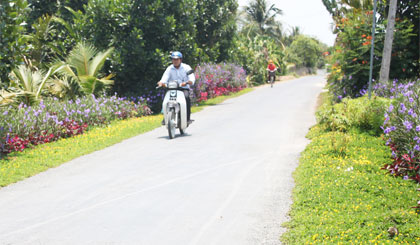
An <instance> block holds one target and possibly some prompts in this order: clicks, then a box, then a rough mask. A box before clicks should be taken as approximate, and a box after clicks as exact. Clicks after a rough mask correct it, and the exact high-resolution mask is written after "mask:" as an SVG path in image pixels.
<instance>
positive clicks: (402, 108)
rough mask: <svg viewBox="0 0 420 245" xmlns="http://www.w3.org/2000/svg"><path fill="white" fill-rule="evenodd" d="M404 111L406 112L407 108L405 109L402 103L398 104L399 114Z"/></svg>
mask: <svg viewBox="0 0 420 245" xmlns="http://www.w3.org/2000/svg"><path fill="white" fill-rule="evenodd" d="M405 110H407V108H406V107H405V105H404V103H401V104H400V112H405Z"/></svg>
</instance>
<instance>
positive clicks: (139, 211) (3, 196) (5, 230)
mask: <svg viewBox="0 0 420 245" xmlns="http://www.w3.org/2000/svg"><path fill="white" fill-rule="evenodd" d="M324 80H325V79H324V76H323V75H318V76H310V77H304V78H301V79H297V80H291V81H286V82H283V83H277V84H275V86H274V88H270V87H269V86H264V87H260V88H257V89H256V90H255V91H253V92H251V93H248V94H246V95H243V96H241V97H238V98H234V99H230V100H227V101H225V102H224V103H222V104H219V105H216V106H211V107H208V108H206V109H205V110H203V111H201V112H199V113H196V114H194V115H193V118H195V119H196V122H195V123H194V124H193V125H191V126H190V128H188V130H187V133H188V135H186V136H183V137H177V138H176V139H174V140H168V138H167V132H166V131H165V128H163V127H161V128H159V129H156V130H154V131H152V132H149V133H146V134H143V135H140V136H137V137H134V138H131V139H129V140H126V141H124V142H122V143H120V144H117V145H115V146H112V147H109V148H107V149H104V150H102V151H98V152H95V153H93V154H90V155H87V156H84V157H80V158H78V159H75V160H73V161H71V162H68V163H66V164H64V165H62V166H60V167H58V168H55V169H50V170H48V171H46V172H44V173H41V174H39V175H37V176H34V177H32V178H29V179H27V180H25V181H22V182H20V183H17V184H14V185H11V186H9V187H7V188H3V189H0V244H31V245H32V244H54V245H55V244H72V245H73V244H171V245H173V244H180V245H184V244H186V245H187V244H200V245H201V244H218V245H219V244H227V245H235V244H240V245H246V244H279V243H280V242H279V236H280V234H281V232H282V231H283V230H282V228H281V227H280V225H281V223H282V222H284V221H286V220H287V211H288V210H289V207H290V204H291V190H292V188H293V179H292V176H291V174H292V172H293V171H294V169H295V167H296V166H297V159H298V156H299V152H301V151H302V150H303V149H304V147H305V145H306V144H307V140H306V139H305V134H306V133H307V131H308V128H309V127H310V126H311V125H313V124H314V123H315V118H314V109H315V103H316V97H317V95H318V94H319V93H320V91H321V90H322V87H323V85H324Z"/></svg>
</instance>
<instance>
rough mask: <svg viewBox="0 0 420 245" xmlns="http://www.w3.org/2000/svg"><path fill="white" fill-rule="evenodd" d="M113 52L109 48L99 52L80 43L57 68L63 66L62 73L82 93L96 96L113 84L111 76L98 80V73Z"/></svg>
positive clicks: (88, 45) (90, 46)
mask: <svg viewBox="0 0 420 245" xmlns="http://www.w3.org/2000/svg"><path fill="white" fill-rule="evenodd" d="M113 50H114V49H113V48H109V49H108V50H106V51H105V52H99V51H98V50H97V49H96V48H95V47H93V46H92V45H90V44H87V43H84V42H80V43H78V44H77V45H76V47H75V48H74V49H73V50H72V51H71V52H70V54H69V56H68V57H67V59H66V60H65V61H64V62H61V63H59V64H58V66H63V69H62V72H63V73H64V74H65V75H67V76H70V77H72V78H73V79H75V80H76V81H77V82H78V83H79V85H80V88H81V90H82V92H83V93H85V94H95V95H98V94H100V93H101V92H103V91H104V90H105V89H106V88H109V87H110V86H111V85H113V84H114V81H113V80H111V78H112V77H113V74H110V75H108V76H105V77H102V78H98V76H99V71H100V70H101V68H102V67H103V65H104V63H105V61H106V59H107V58H108V57H109V55H110V54H111V52H112V51H113Z"/></svg>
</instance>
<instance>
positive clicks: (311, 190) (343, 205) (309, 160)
mask: <svg viewBox="0 0 420 245" xmlns="http://www.w3.org/2000/svg"><path fill="white" fill-rule="evenodd" d="M372 2H373V1H346V0H341V1H338V0H337V1H336V0H323V3H324V5H325V6H326V8H327V9H328V10H329V11H330V13H331V14H332V16H333V18H334V21H335V32H336V33H337V39H336V44H335V46H334V48H332V49H331V51H332V53H331V55H330V56H329V60H328V62H329V63H330V64H331V66H330V67H329V69H330V71H331V73H330V74H329V77H328V85H327V88H328V90H329V92H328V94H327V95H325V97H326V99H325V100H324V103H323V105H322V106H321V107H320V108H319V110H318V112H317V125H315V126H314V127H313V128H312V129H311V130H310V132H309V134H308V137H309V138H310V139H311V143H310V144H309V145H308V146H307V148H306V149H305V151H304V152H303V153H302V156H301V159H300V165H299V167H298V168H297V170H296V172H295V174H294V177H295V180H296V187H295V189H294V192H293V200H294V203H293V205H292V210H291V212H290V215H291V220H290V221H289V222H287V223H285V224H284V225H285V226H286V227H288V228H289V229H288V231H287V232H286V233H285V234H284V235H283V236H282V240H283V241H284V242H285V243H287V244H317V243H333V244H341V243H342V244H347V243H372V244H391V243H392V244H394V243H413V244H417V243H419V241H420V230H419V229H418V222H419V213H420V202H419V201H418V200H419V194H418V192H417V191H418V190H420V189H419V184H420V97H419V96H420V83H419V80H418V79H419V74H420V73H419V66H420V60H419V53H420V52H419V50H420V46H419V45H418V44H419V38H420V37H419V32H418V31H419V26H418V24H419V23H418V19H419V16H420V9H419V3H418V1H403V0H399V1H397V2H398V5H397V6H398V10H397V18H396V19H395V21H396V24H395V26H396V28H395V39H394V43H393V45H392V47H393V48H392V60H391V72H390V78H391V81H379V80H378V78H379V70H380V68H381V65H382V64H381V63H380V60H381V59H382V58H383V56H382V55H383V53H382V50H383V47H384V39H385V29H386V27H387V17H388V7H389V1H378V7H379V8H378V10H379V11H378V16H379V18H378V19H377V25H378V28H377V30H376V33H375V36H376V39H375V51H374V60H373V61H374V63H373V68H374V69H373V77H374V83H373V91H372V94H373V97H372V98H370V99H369V97H368V94H367V92H368V78H369V62H370V60H369V56H370V53H369V50H370V45H371V41H372V39H373V37H372V36H371V26H372V17H373V16H372V13H373V12H372V8H373V6H372Z"/></svg>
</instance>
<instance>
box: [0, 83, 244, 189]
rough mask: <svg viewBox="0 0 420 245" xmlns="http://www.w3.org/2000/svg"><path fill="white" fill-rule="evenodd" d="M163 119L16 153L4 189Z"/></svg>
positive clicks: (0, 174)
mask: <svg viewBox="0 0 420 245" xmlns="http://www.w3.org/2000/svg"><path fill="white" fill-rule="evenodd" d="M250 91H252V89H250V88H248V89H244V90H242V91H240V92H238V93H236V94H232V95H228V96H220V97H216V98H213V99H210V100H208V101H206V102H203V103H200V104H199V105H198V106H196V107H193V108H192V112H197V111H200V110H202V109H203V108H204V107H206V106H211V105H215V104H218V103H221V102H223V101H224V100H226V99H229V98H233V97H237V96H240V95H242V94H245V93H248V92H250ZM161 121H162V115H153V116H147V117H142V118H131V119H127V120H121V121H114V122H112V123H111V124H110V125H108V126H106V127H97V128H93V129H91V130H89V131H87V132H86V133H84V134H83V135H78V136H75V137H72V138H67V139H60V140H58V141H56V142H52V143H48V144H44V145H38V146H36V147H34V148H32V149H26V150H25V151H24V152H15V153H12V154H10V155H8V157H7V158H5V159H1V160H0V187H4V186H7V185H9V184H11V183H15V182H17V181H20V180H23V179H25V178H27V177H30V176H33V175H35V174H38V173H40V172H42V171H45V170H47V169H49V168H52V167H57V166H59V165H61V164H63V163H65V162H67V161H70V160H72V159H74V158H77V157H80V156H83V155H86V154H89V153H92V152H94V151H98V150H101V149H104V148H106V147H108V146H111V145H114V144H116V143H119V142H121V141H123V140H125V139H128V138H131V137H133V136H136V135H139V134H142V133H145V132H148V131H151V130H153V129H155V128H157V127H160V126H161V124H160V123H161Z"/></svg>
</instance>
